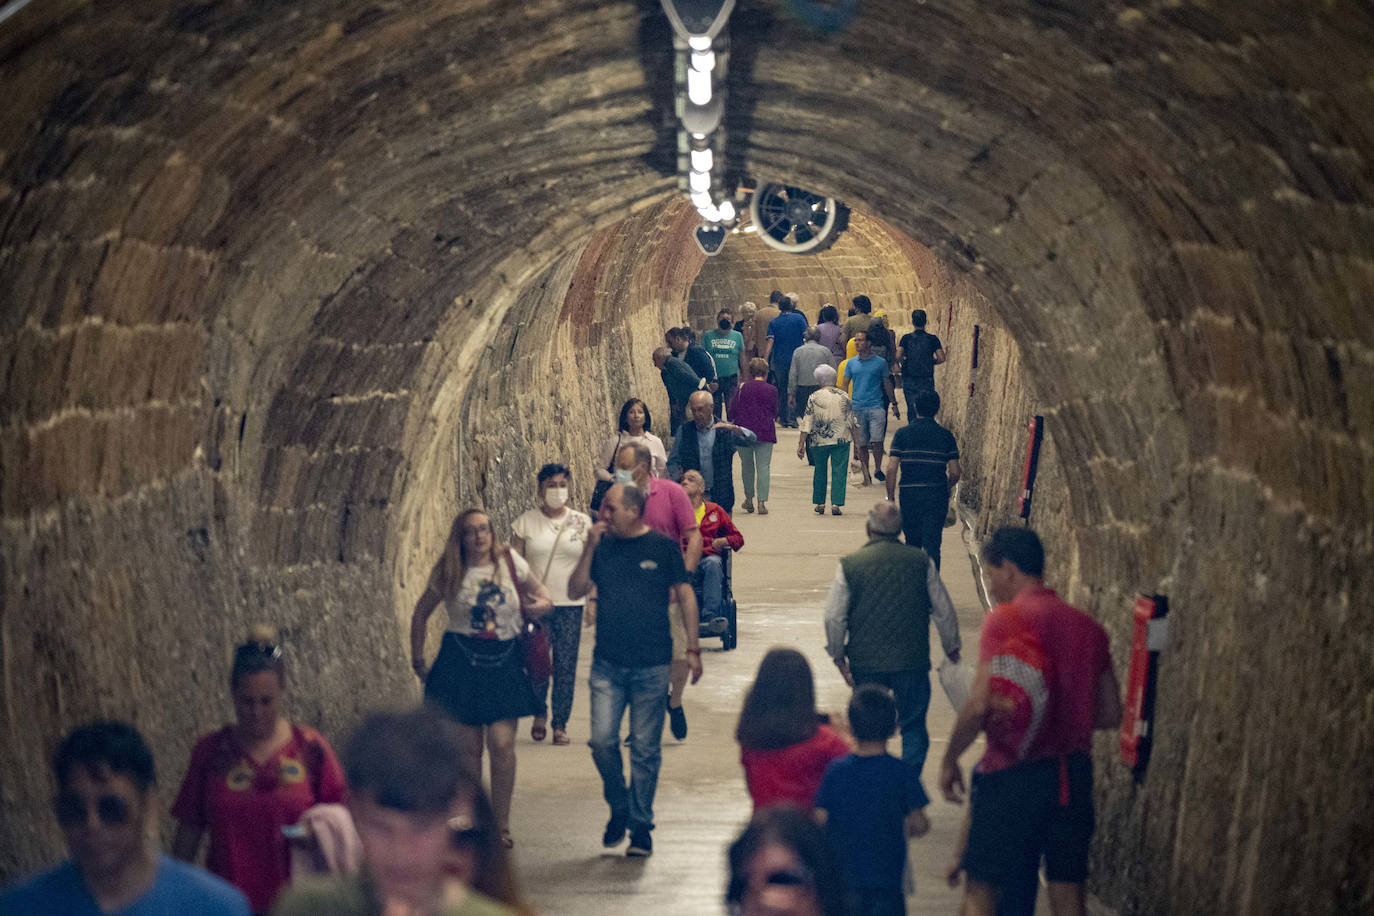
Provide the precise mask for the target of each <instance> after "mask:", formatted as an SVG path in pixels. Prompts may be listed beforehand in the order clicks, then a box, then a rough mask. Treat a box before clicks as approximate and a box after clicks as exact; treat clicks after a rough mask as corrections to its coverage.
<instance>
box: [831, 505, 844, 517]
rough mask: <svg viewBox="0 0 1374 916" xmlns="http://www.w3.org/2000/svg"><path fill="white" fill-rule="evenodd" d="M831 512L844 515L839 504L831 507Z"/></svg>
mask: <svg viewBox="0 0 1374 916" xmlns="http://www.w3.org/2000/svg"><path fill="white" fill-rule="evenodd" d="M830 514H831V515H844V513H843V512H841V511H840V507H839V506H831V507H830Z"/></svg>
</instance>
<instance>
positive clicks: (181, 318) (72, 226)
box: [0, 0, 1374, 914]
mask: <svg viewBox="0 0 1374 916" xmlns="http://www.w3.org/2000/svg"><path fill="white" fill-rule="evenodd" d="M812 5H814V4H801V3H779V2H774V0H749V2H741V3H740V5H739V6H738V8H737V10H736V12H735V14H734V16H733V17H732V19H731V24H730V29H731V32H730V40H731V42H732V57H731V63H730V72H729V84H728V86H729V91H730V98H731V100H732V102H731V107H730V109H729V110H728V112H727V123H726V127H727V129H728V131H729V136H730V138H731V140H730V142H731V144H732V145H731V148H730V161H731V167H732V168H733V169H734V170H735V171H736V172H737V173H739V174H742V175H750V176H755V177H757V178H759V179H763V180H783V179H785V180H786V181H787V182H788V183H790V184H797V185H801V186H804V187H808V188H814V189H817V190H819V191H823V192H824V193H826V194H829V195H833V196H834V197H835V198H837V199H840V200H843V201H845V202H846V203H847V204H848V205H850V206H851V207H852V208H853V215H852V218H851V221H850V226H849V229H848V230H847V231H846V232H845V233H844V234H843V235H842V236H841V237H840V238H839V239H838V240H837V241H836V243H835V245H834V246H833V247H832V248H830V249H829V250H828V251H825V252H823V253H821V254H818V255H810V256H796V255H789V254H783V253H780V252H775V251H772V250H771V249H766V248H764V247H762V246H761V245H759V244H757V242H756V241H754V240H750V239H748V237H731V238H730V239H729V241H728V244H727V246H726V248H725V250H724V251H723V252H722V254H721V255H720V256H719V257H717V258H713V259H709V260H708V259H706V258H705V257H703V256H702V255H701V254H700V253H699V252H698V250H697V248H696V247H695V246H694V245H693V244H692V243H691V230H692V229H693V228H694V227H695V226H696V224H697V220H698V218H697V216H696V213H695V212H694V210H693V209H692V207H691V205H690V204H688V203H687V201H686V200H685V199H684V198H683V196H682V194H681V192H679V191H678V189H677V184H676V178H675V174H674V160H673V156H674V148H673V142H674V137H675V133H674V132H675V122H674V120H673V116H672V92H673V85H672V49H671V42H670V31H669V25H668V22H667V20H666V18H665V17H664V16H663V14H662V12H661V10H660V7H659V4H658V3H657V2H653V0H639V2H637V3H636V2H629V0H617V2H602V0H597V2H592V0H562V2H555V0H531V2H525V3H504V2H491V0H442V2H439V0H410V2H406V3H400V2H395V0H290V2H288V0H207V2H198V3H190V2H184V0H125V2H121V3H102V2H91V0H34V2H32V3H28V4H24V3H22V2H21V3H10V4H7V5H6V10H5V13H6V14H12V15H8V18H6V19H5V20H4V21H0V86H3V87H4V97H5V100H4V104H3V105H0V373H2V374H0V379H2V381H0V516H3V535H0V538H2V542H0V679H2V681H0V695H3V699H4V706H3V712H2V713H0V715H2V716H3V724H2V725H0V729H2V730H3V739H2V740H0V803H2V806H3V811H4V815H3V817H0V877H3V878H6V879H9V878H13V877H16V876H17V875H18V874H20V873H21V872H26V871H29V870H31V869H32V868H33V867H35V866H36V865H37V864H39V863H40V862H43V861H49V860H51V859H52V858H53V857H54V856H56V855H57V854H58V853H59V850H60V848H61V843H60V837H59V836H58V834H57V832H56V830H55V828H54V827H53V826H51V820H52V819H51V816H50V814H49V810H48V807H47V806H48V798H49V795H50V792H51V787H50V784H49V781H48V780H49V776H48V772H47V763H46V761H47V757H48V755H49V754H50V752H51V750H52V747H53V746H54V743H55V742H56V740H57V739H58V738H59V737H60V735H61V734H62V733H63V732H64V731H65V730H67V729H68V728H70V727H71V726H72V725H74V724H76V723H79V722H81V721H84V720H87V719H90V718H93V717H97V716H102V717H103V716H119V717H125V718H128V719H131V720H133V721H135V722H136V723H137V724H138V725H139V726H140V728H142V729H143V730H144V731H145V732H146V733H147V734H148V736H149V737H150V739H151V740H152V742H153V743H154V745H155V747H157V748H158V753H159V761H160V766H161V768H162V769H163V771H164V773H165V774H169V778H172V777H171V776H170V774H175V773H177V772H179V771H180V769H181V768H182V767H183V766H184V762H185V759H186V755H187V753H188V752H189V747H190V743H191V741H192V739H193V737H194V735H195V734H196V733H197V732H198V731H200V730H202V729H203V728H205V727H206V726H207V725H209V724H211V723H215V722H218V721H220V719H221V717H222V715H223V712H224V705H223V704H224V687H223V671H224V670H225V668H226V664H227V661H226V660H227V658H228V653H229V651H230V648H231V647H232V646H233V645H234V643H235V642H236V641H238V640H239V638H240V637H241V636H242V634H243V633H244V632H245V631H246V628H247V626H248V624H249V623H251V622H253V621H257V620H264V619H266V620H271V621H273V622H275V623H276V624H277V625H278V627H279V628H280V629H281V630H282V631H283V634H284V636H285V637H286V638H287V639H289V641H290V643H291V645H292V646H293V650H294V651H295V652H296V656H297V661H296V663H295V664H296V665H297V667H298V668H299V669H301V670H308V671H309V672H310V676H309V677H308V678H301V679H299V681H298V682H297V683H296V684H294V691H295V694H294V695H295V699H294V701H293V702H294V705H295V707H296V709H297V711H298V712H299V713H300V714H301V716H302V718H305V719H307V720H309V721H314V722H319V723H322V726H323V727H324V728H326V729H327V730H334V731H339V730H343V729H346V728H347V727H348V726H350V725H351V724H352V723H354V722H356V721H357V720H358V718H359V716H360V715H361V713H362V712H363V711H364V710H366V709H368V708H370V707H372V706H374V705H376V704H377V703H378V702H403V701H406V700H409V699H413V698H414V696H415V690H414V686H413V678H412V677H411V675H410V671H409V667H408V664H407V659H406V656H405V654H404V653H405V648H404V647H405V640H404V632H405V630H404V627H405V624H406V621H407V620H408V614H409V609H410V607H411V606H412V605H413V603H414V601H415V598H416V597H417V594H418V592H419V591H420V590H422V588H423V583H424V577H425V575H426V573H427V571H428V564H429V563H430V562H432V557H433V556H434V554H435V552H436V551H437V550H438V547H439V545H440V544H441V543H442V540H443V537H444V534H445V532H446V529H447V525H448V523H449V521H450V519H451V518H452V516H453V514H454V512H455V511H456V510H457V509H458V508H459V507H461V506H463V505H466V504H470V503H481V504H484V505H486V506H489V507H491V508H492V510H493V513H494V514H495V515H496V516H497V517H498V520H499V521H501V522H508V521H509V520H510V517H511V516H513V514H514V512H515V509H516V507H519V506H523V504H524V501H525V500H527V498H528V486H529V480H530V479H531V476H532V471H533V469H534V468H536V467H537V466H538V465H539V464H541V463H542V462H543V461H545V460H547V458H548V456H549V455H550V454H551V453H553V452H557V453H559V454H561V455H565V456H567V457H568V460H569V461H570V463H571V464H572V466H573V470H574V480H575V484H574V488H575V490H574V496H575V497H576V498H577V499H578V500H579V501H585V498H586V496H587V494H588V492H589V490H590V482H591V479H592V476H591V471H592V468H591V461H593V460H594V459H593V458H592V457H591V456H593V455H594V454H595V451H596V444H597V443H599V441H600V439H601V437H602V436H603V435H604V431H605V430H606V429H608V428H610V425H609V424H610V423H611V422H612V419H613V417H614V413H615V411H616V410H617V409H618V406H619V404H620V402H621V400H623V398H624V397H625V396H626V394H627V393H629V392H634V393H638V394H641V395H642V396H644V397H645V398H646V400H648V401H649V403H650V404H651V405H654V406H658V407H662V406H663V405H664V404H665V400H664V395H663V389H662V385H661V384H660V383H659V381H658V378H657V374H656V373H655V372H654V369H653V366H652V363H651V361H650V353H651V350H652V349H653V347H654V346H656V345H657V344H658V343H659V342H660V340H661V333H662V329H663V328H664V327H666V326H668V325H671V324H681V323H684V322H685V321H686V320H687V319H688V316H689V314H690V315H691V316H692V317H693V319H694V320H693V324H694V325H696V326H701V325H702V320H701V319H702V317H703V316H709V315H711V314H713V312H714V310H715V309H716V308H717V307H719V305H720V304H722V303H724V304H728V305H731V306H737V305H738V304H739V303H740V302H742V301H743V300H745V299H754V300H756V301H761V300H763V299H766V297H767V295H768V290H769V289H770V288H771V287H773V286H777V287H779V288H782V289H793V288H794V289H796V290H798V291H800V292H801V293H802V296H803V306H804V308H806V309H807V311H808V313H809V314H811V315H812V316H814V314H815V309H816V307H817V305H818V304H819V303H820V302H821V301H832V302H834V303H835V304H837V305H839V306H840V307H841V312H842V313H843V311H844V310H845V306H847V304H848V297H849V296H852V295H854V294H856V293H859V292H867V293H869V294H870V295H871V296H872V297H873V299H874V301H875V302H876V303H878V305H879V307H883V308H887V309H889V310H890V311H891V312H892V313H894V314H895V315H896V316H898V317H899V318H900V316H901V315H903V314H905V312H906V311H907V310H909V309H911V308H918V307H919V308H926V309H927V310H928V311H929V313H930V315H931V316H932V321H933V323H934V324H935V325H936V326H937V329H938V331H939V333H940V334H941V336H942V338H944V339H945V340H946V346H947V347H948V349H949V351H950V354H951V358H950V362H949V364H947V365H946V366H945V367H944V368H943V369H942V370H941V371H942V375H941V376H940V378H941V381H940V386H941V395H942V397H943V398H944V401H945V403H946V409H945V412H944V413H943V414H942V416H944V417H945V418H946V420H947V421H948V422H949V424H950V425H952V426H953V427H954V428H955V429H956V430H959V431H960V434H961V437H962V442H961V445H962V446H963V450H964V453H965V462H966V467H967V480H966V482H965V484H964V486H963V488H962V493H961V501H962V503H963V505H964V507H965V509H966V510H967V511H968V512H970V513H972V514H973V517H974V518H975V519H976V527H977V530H978V531H979V532H980V533H982V532H986V531H988V530H990V529H991V528H993V527H995V526H997V525H999V524H1003V523H1006V522H1008V521H1010V520H1012V519H1013V518H1014V517H1015V514H1016V497H1017V496H1018V495H1019V492H1020V462H1021V456H1022V449H1023V448H1024V445H1023V443H1024V439H1025V428H1026V423H1027V421H1028V419H1029V418H1030V417H1031V416H1035V415H1040V416H1043V417H1044V418H1045V428H1046V440H1045V448H1044V452H1043V456H1042V459H1041V474H1040V482H1039V485H1038V492H1037V495H1036V502H1035V509H1034V513H1033V515H1032V519H1031V521H1032V523H1033V524H1034V526H1035V527H1036V528H1037V529H1038V530H1039V531H1040V532H1041V533H1042V535H1043V536H1044V537H1045V539H1046V543H1047V547H1048V550H1049V553H1050V557H1051V564H1052V566H1053V567H1054V568H1055V570H1056V579H1057V581H1058V582H1059V583H1061V584H1062V586H1063V588H1062V591H1063V592H1064V593H1065V595H1066V597H1067V598H1069V599H1070V600H1071V601H1074V602H1075V603H1077V604H1080V605H1081V606H1084V607H1086V608H1089V609H1091V610H1092V612H1093V613H1094V614H1096V615H1097V616H1098V617H1099V618H1100V619H1101V620H1102V621H1103V622H1104V624H1105V625H1106V626H1107V627H1108V630H1109V632H1110V633H1111V636H1112V640H1113V650H1114V652H1113V654H1114V656H1115V658H1116V662H1117V665H1118V667H1121V666H1123V665H1124V664H1125V661H1126V659H1127V657H1128V654H1129V646H1130V638H1131V632H1130V607H1131V605H1132V602H1133V600H1134V596H1135V595H1136V593H1139V592H1145V593H1156V592H1157V593H1164V594H1167V595H1168V597H1169V601H1170V606H1171V608H1172V612H1171V624H1170V634H1169V640H1170V641H1169V645H1168V650H1167V651H1166V652H1165V653H1164V654H1163V655H1162V656H1161V661H1160V670H1159V696H1158V701H1157V702H1158V710H1159V712H1158V718H1157V721H1156V725H1155V729H1156V730H1155V741H1156V749H1155V753H1154V757H1153V759H1152V760H1151V763H1150V768H1149V770H1148V771H1147V774H1146V777H1145V779H1144V781H1143V782H1141V783H1139V784H1137V783H1136V782H1135V781H1133V779H1132V777H1131V773H1130V772H1129V771H1128V770H1127V769H1126V768H1125V767H1124V766H1123V765H1121V764H1120V763H1119V762H1112V761H1111V760H1110V758H1108V760H1107V762H1105V763H1104V764H1102V766H1101V767H1100V771H1099V776H1098V812H1099V839H1098V842H1097V844H1096V846H1095V851H1094V854H1093V874H1094V879H1093V890H1094V892H1095V893H1096V894H1097V895H1098V896H1099V897H1100V898H1101V899H1102V900H1103V901H1104V902H1105V903H1106V904H1108V905H1110V906H1111V907H1113V908H1116V909H1117V910H1118V911H1119V912H1123V913H1142V914H1143V913H1150V914H1158V913H1201V912H1208V913H1257V912H1268V913H1296V912H1310V913H1318V912H1322V913H1325V912H1332V913H1335V912H1369V911H1370V909H1371V907H1374V792H1371V790H1370V787H1371V786H1374V737H1372V736H1374V665H1371V658H1374V571H1372V570H1374V512H1372V511H1371V510H1374V309H1371V307H1370V303H1371V300H1374V210H1371V198H1374V127H1372V126H1371V125H1374V118H1371V114H1374V12H1371V9H1370V7H1369V6H1368V5H1367V4H1363V3H1359V2H1355V0H1332V2H1327V3H1311V2H1299V0H1291V2H1290V0H1245V2H1240V0H1229V2H1227V0H1222V2H1200V0H1141V2H1133V3H1125V2H1119V0H1082V2H1078V3H1067V2H1057V0H990V2H983V3H973V2H969V0H927V2H920V3H913V2H911V0H867V2H864V3H862V4H861V5H859V8H858V13H857V15H856V16H854V18H853V19H852V21H850V22H849V23H848V24H847V25H846V27H845V28H843V29H841V30H839V31H836V32H834V33H824V32H818V31H815V30H813V29H811V28H809V27H808V26H807V25H806V23H805V22H803V21H800V20H799V19H798V18H797V16H796V11H797V10H798V9H800V8H802V7H807V6H812ZM0 15H4V14H0ZM774 278H776V280H775V279H774ZM975 327H977V328H978V333H979V340H980V345H979V349H978V357H977V362H976V365H975V363H974V358H973V348H972V343H971V341H972V336H973V334H974V328H975ZM665 432H666V430H665ZM417 586H418V587H417ZM359 685H365V689H362V690H360V689H359Z"/></svg>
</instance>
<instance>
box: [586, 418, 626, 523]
mask: <svg viewBox="0 0 1374 916" xmlns="http://www.w3.org/2000/svg"><path fill="white" fill-rule="evenodd" d="M622 438H623V437H622V436H621V435H620V434H619V433H617V434H616V437H615V448H614V449H612V450H611V462H610V464H608V465H606V473H607V474H613V473H614V470H613V469H614V468H615V455H616V452H618V451H620V442H621V439H622ZM614 483H615V481H614V480H598V481H597V482H596V486H594V487H592V503H591V506H592V514H593V515H595V514H597V513H598V512H600V511H601V500H603V499H605V498H606V491H607V490H609V489H610V488H611V486H612V485H614Z"/></svg>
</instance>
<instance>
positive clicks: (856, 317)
mask: <svg viewBox="0 0 1374 916" xmlns="http://www.w3.org/2000/svg"><path fill="white" fill-rule="evenodd" d="M853 304H854V311H852V312H850V313H849V317H848V318H846V319H845V320H844V325H842V333H841V335H840V338H841V339H840V344H841V345H842V346H847V345H848V343H849V341H851V340H853V339H854V335H855V334H857V333H859V332H860V331H867V330H868V326H869V325H870V324H871V323H872V322H873V300H871V299H869V298H868V297H867V296H863V295H859V296H855V297H854V299H853Z"/></svg>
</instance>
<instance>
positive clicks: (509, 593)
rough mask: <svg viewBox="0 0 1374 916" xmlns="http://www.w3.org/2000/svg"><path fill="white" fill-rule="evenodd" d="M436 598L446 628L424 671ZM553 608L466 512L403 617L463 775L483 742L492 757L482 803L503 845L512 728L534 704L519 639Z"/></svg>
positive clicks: (419, 671) (477, 770) (523, 568)
mask: <svg viewBox="0 0 1374 916" xmlns="http://www.w3.org/2000/svg"><path fill="white" fill-rule="evenodd" d="M440 602H442V603H443V604H444V607H445V610H446V611H447V612H448V632H447V633H445V634H444V641H443V645H442V646H441V648H440V649H439V657H438V658H436V659H435V660H434V667H433V669H428V668H427V667H426V666H425V624H427V623H428V622H429V617H430V615H431V614H432V613H434V609H435V608H436V607H438V606H439V604H440ZM552 609H553V602H552V601H550V600H549V592H548V590H547V589H546V588H544V586H543V584H542V583H541V582H540V581H539V578H538V577H537V576H536V575H535V574H534V573H533V572H531V570H530V566H529V564H528V563H526V562H525V558H524V557H522V556H520V555H519V554H518V553H515V552H513V551H512V550H511V549H510V548H509V547H507V546H505V545H504V544H498V543H497V541H496V538H495V536H494V535H493V534H492V529H491V519H490V518H488V517H487V514H486V513H485V512H483V511H482V510H481V509H466V510H464V511H463V512H462V513H461V514H460V515H459V516H458V517H457V518H456V519H454V521H453V527H452V528H450V529H449V533H448V542H447V543H445V544H444V553H443V556H441V557H439V561H438V562H437V563H435V564H434V571H433V572H432V573H430V577H429V585H428V586H427V587H426V588H425V592H424V594H423V595H421V596H420V600H419V601H418V602H416V604H415V611H414V613H413V614H412V615H411V618H410V658H411V665H412V666H413V667H414V669H415V674H416V675H417V676H419V678H420V680H421V681H423V682H424V685H425V701H426V702H427V703H432V704H434V705H435V706H438V707H439V708H440V709H442V710H444V711H445V712H447V713H448V714H449V715H450V716H452V717H453V718H454V719H455V720H456V721H457V722H458V729H459V734H460V738H461V741H462V747H463V755H462V757H463V759H462V764H463V766H464V767H466V768H467V769H468V771H469V772H471V773H474V774H478V775H480V774H481V772H482V749H483V746H484V745H485V747H486V751H487V754H488V755H489V756H490V757H491V802H492V807H493V808H494V809H495V814H496V823H497V826H498V827H499V828H500V831H501V842H502V844H503V845H505V846H507V847H510V846H511V845H513V843H512V841H511V836H510V802H511V794H512V793H513V792H514V790H515V725H516V721H517V720H518V719H519V718H520V717H521V716H528V715H533V714H534V711H535V707H536V704H535V699H534V691H533V689H531V687H530V679H529V677H528V676H526V674H525V658H524V653H523V652H522V651H521V650H520V647H521V643H520V639H519V636H520V633H521V630H522V629H523V628H524V618H525V617H526V616H529V617H542V616H544V615H545V614H547V613H548V612H549V611H550V610H552Z"/></svg>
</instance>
